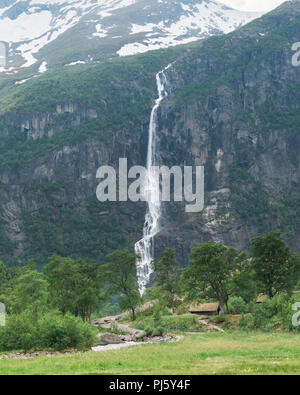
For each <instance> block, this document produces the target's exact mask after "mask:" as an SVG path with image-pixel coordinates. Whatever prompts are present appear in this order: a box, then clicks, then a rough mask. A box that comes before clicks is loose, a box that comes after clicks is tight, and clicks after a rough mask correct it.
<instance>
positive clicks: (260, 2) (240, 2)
mask: <svg viewBox="0 0 300 395" xmlns="http://www.w3.org/2000/svg"><path fill="white" fill-rule="evenodd" d="M219 1H220V2H221V3H224V4H226V5H227V6H229V7H232V8H235V9H237V10H242V11H271V10H272V9H274V8H276V7H278V6H279V5H280V4H282V3H284V2H285V0H219Z"/></svg>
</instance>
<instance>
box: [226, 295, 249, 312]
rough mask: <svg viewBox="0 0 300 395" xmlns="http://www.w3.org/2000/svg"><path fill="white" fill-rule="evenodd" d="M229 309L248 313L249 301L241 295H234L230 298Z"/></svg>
mask: <svg viewBox="0 0 300 395" xmlns="http://www.w3.org/2000/svg"><path fill="white" fill-rule="evenodd" d="M228 307H229V311H230V313H232V314H245V313H248V311H247V310H248V309H247V303H246V302H245V301H244V299H243V298H242V297H240V296H232V297H230V298H229V300H228Z"/></svg>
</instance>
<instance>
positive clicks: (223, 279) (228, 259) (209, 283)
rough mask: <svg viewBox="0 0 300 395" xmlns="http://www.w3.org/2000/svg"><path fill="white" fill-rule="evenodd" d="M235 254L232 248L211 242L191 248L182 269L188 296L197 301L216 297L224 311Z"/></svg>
mask: <svg viewBox="0 0 300 395" xmlns="http://www.w3.org/2000/svg"><path fill="white" fill-rule="evenodd" d="M236 256H237V251H236V250H235V249H234V248H231V247H225V246H223V245H222V244H216V243H213V242H209V243H203V244H200V246H199V247H196V248H193V249H192V252H191V261H190V262H189V265H188V267H187V268H186V269H185V271H184V277H185V282H186V289H187V293H188V296H189V298H190V299H191V300H198V301H199V300H201V299H203V298H205V297H207V298H214V299H217V300H218V301H219V304H220V308H221V312H222V313H224V305H225V304H226V302H227V300H228V297H229V294H230V280H231V273H232V272H233V270H234V263H235V259H236Z"/></svg>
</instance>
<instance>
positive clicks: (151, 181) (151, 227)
mask: <svg viewBox="0 0 300 395" xmlns="http://www.w3.org/2000/svg"><path fill="white" fill-rule="evenodd" d="M170 67H171V64H170V65H169V66H167V67H166V68H164V69H163V70H162V71H160V72H159V73H157V74H156V84H157V90H158V98H157V99H156V100H155V105H154V107H153V108H152V111H151V117H150V125H149V140H148V152H147V179H148V180H147V187H146V191H145V192H146V197H147V212H146V216H145V223H144V229H143V238H142V239H141V240H140V241H138V242H137V243H136V244H135V253H136V254H137V255H139V256H140V259H138V260H137V274H138V283H139V290H140V293H141V294H143V293H144V292H145V289H146V285H147V284H148V282H149V280H150V276H151V274H152V272H153V269H152V267H151V262H152V260H153V258H154V237H155V236H156V235H157V233H158V232H159V231H160V217H161V200H160V197H159V196H160V191H159V184H158V183H157V182H156V178H155V177H154V174H153V172H152V171H151V168H152V166H155V165H156V159H157V153H156V139H157V129H158V122H157V112H158V109H159V107H160V104H161V102H162V101H163V100H164V99H165V98H166V97H167V96H168V93H167V91H166V83H167V79H166V75H165V71H166V70H167V69H169V68H170Z"/></svg>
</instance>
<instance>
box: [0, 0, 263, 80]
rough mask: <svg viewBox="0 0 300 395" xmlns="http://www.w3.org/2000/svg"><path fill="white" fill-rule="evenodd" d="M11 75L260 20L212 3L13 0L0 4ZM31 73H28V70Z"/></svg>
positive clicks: (88, 60) (0, 35)
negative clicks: (8, 48)
mask: <svg viewBox="0 0 300 395" xmlns="http://www.w3.org/2000/svg"><path fill="white" fill-rule="evenodd" d="M0 3H1V4H0V41H1V40H2V41H6V42H9V43H10V51H9V53H10V58H9V59H10V63H9V66H8V68H7V69H5V68H0V72H1V71H2V72H6V75H7V76H10V75H11V76H14V75H15V74H18V76H20V74H21V75H22V74H24V73H25V74H28V75H30V73H37V72H44V71H45V70H47V68H49V67H50V68H51V67H53V66H54V65H72V64H74V63H77V62H81V63H93V62H96V61H99V60H103V59H107V58H110V57H114V56H118V55H119V56H124V55H130V54H136V53H141V52H146V51H148V50H151V49H159V48H166V47H169V46H174V45H177V44H183V43H187V42H191V41H195V40H197V39H199V38H203V37H207V36H210V35H216V34H223V33H228V32H230V31H232V30H235V29H236V28H237V27H239V26H241V25H244V24H245V23H247V22H249V21H250V20H252V19H254V18H256V17H258V16H259V14H258V13H247V12H241V11H236V10H233V9H231V8H228V7H226V6H224V5H222V4H220V3H218V2H216V1H214V0H180V1H179V0H164V1H158V0H105V1H98V0H43V1H41V0H26V1H25V0H19V1H16V0H10V1H5V2H4V3H3V2H0ZM28 68H29V70H28Z"/></svg>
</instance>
